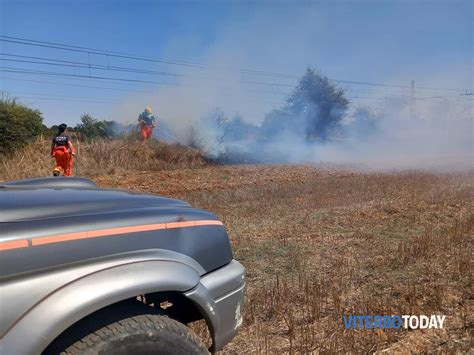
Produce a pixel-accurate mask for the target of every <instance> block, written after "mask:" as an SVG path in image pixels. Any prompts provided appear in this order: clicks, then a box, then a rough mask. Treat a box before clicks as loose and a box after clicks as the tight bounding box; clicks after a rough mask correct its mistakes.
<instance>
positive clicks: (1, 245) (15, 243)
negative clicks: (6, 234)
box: [0, 239, 28, 250]
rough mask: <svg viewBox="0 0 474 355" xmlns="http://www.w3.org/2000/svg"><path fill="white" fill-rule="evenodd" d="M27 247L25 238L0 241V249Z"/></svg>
mask: <svg viewBox="0 0 474 355" xmlns="http://www.w3.org/2000/svg"><path fill="white" fill-rule="evenodd" d="M27 247H28V241H27V240H25V239H22V240H12V241H8V242H0V250H9V249H19V248H27Z"/></svg>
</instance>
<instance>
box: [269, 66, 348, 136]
mask: <svg viewBox="0 0 474 355" xmlns="http://www.w3.org/2000/svg"><path fill="white" fill-rule="evenodd" d="M348 105H349V100H348V99H347V98H346V97H345V92H344V90H343V89H342V88H338V87H337V86H336V85H335V84H333V83H331V81H330V80H329V79H328V78H327V77H325V76H323V75H321V74H320V73H319V72H316V71H315V70H314V69H311V68H308V69H307V70H306V72H305V74H304V75H303V76H302V77H301V79H300V80H299V83H298V85H297V86H296V88H295V89H294V90H293V92H292V93H291V95H290V97H289V98H288V99H287V101H286V104H285V106H284V107H283V108H281V109H278V110H273V111H272V112H270V113H269V114H268V115H267V116H266V117H265V120H264V122H263V125H262V129H263V130H264V132H265V133H266V134H267V135H270V136H273V135H277V134H281V133H290V132H291V133H295V134H297V135H301V134H303V135H304V137H305V139H306V140H307V141H313V140H316V139H321V140H329V139H330V137H331V135H332V134H333V133H335V132H336V131H337V130H338V129H339V128H340V127H341V122H342V119H343V118H344V114H345V112H346V110H347V107H348Z"/></svg>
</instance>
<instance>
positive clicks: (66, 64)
mask: <svg viewBox="0 0 474 355" xmlns="http://www.w3.org/2000/svg"><path fill="white" fill-rule="evenodd" d="M0 55H1V56H8V57H16V58H25V59H36V60H35V61H32V60H21V59H4V58H0V60H2V61H9V62H15V63H31V64H44V65H54V66H62V67H71V68H83V69H100V70H109V71H123V72H129V73H137V74H152V75H164V76H173V77H178V76H182V74H175V73H169V72H163V71H156V70H146V69H139V68H129V67H118V66H113V65H100V64H90V63H84V62H75V61H69V60H59V59H53V58H44V57H31V56H26V55H18V54H11V53H0ZM37 60H42V61H37ZM45 61H49V62H45ZM51 62H52V63H51Z"/></svg>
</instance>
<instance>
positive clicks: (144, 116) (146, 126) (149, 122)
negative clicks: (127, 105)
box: [138, 106, 156, 140]
mask: <svg viewBox="0 0 474 355" xmlns="http://www.w3.org/2000/svg"><path fill="white" fill-rule="evenodd" d="M155 121H156V118H155V116H153V113H152V111H151V107H150V106H147V107H146V108H145V112H142V113H141V114H140V116H138V125H139V126H140V136H141V137H142V139H143V140H145V139H149V138H151V136H153V128H155V127H156V123H155Z"/></svg>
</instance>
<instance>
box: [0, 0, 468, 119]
mask: <svg viewBox="0 0 474 355" xmlns="http://www.w3.org/2000/svg"><path fill="white" fill-rule="evenodd" d="M473 20H474V14H473V2H472V1H470V0H467V1H456V0H454V1H447V0H446V1H417V0H413V1H408V0H406V1H403V0H399V1H363V0H360V1H313V2H311V1H292V2H290V1H252V2H247V1H104V0H102V1H97V0H95V1H84V0H83V1H81V0H76V1H65V0H63V1H47V0H46V1H45V0H35V1H33V0H29V1H22V0H0V35H2V36H11V37H19V38H26V39H32V40H39V41H48V42H55V43H63V44H69V45H76V46H83V47H91V48H97V49H102V50H108V51H116V52H124V53H129V54H132V55H135V56H143V57H151V58H165V59H172V60H180V61H188V62H193V63H200V64H202V65H203V66H204V67H205V68H204V69H196V68H192V67H187V66H182V65H170V64H161V63H152V62H144V61H137V60H126V59H119V58H109V59H108V60H109V63H110V65H115V66H123V67H133V68H139V69H145V70H154V71H165V72H169V73H173V74H179V75H180V76H179V77H177V78H176V77H169V76H156V75H148V74H136V73H121V72H110V71H106V70H94V69H92V70H87V69H80V68H71V67H61V66H51V65H44V64H34V63H20V62H13V61H0V66H1V67H2V68H21V69H28V70H42V71H50V72H56V73H62V74H67V75H72V74H76V75H86V76H87V75H88V74H91V75H94V76H103V77H109V78H110V77H114V78H128V79H136V80H148V81H156V82H165V83H174V84H176V85H158V84H154V85H150V84H144V83H130V82H122V81H112V80H94V79H87V78H78V77H75V78H71V77H60V76H59V77H58V76H40V75H33V74H20V73H11V72H1V71H0V85H1V89H2V90H4V91H8V92H9V93H11V94H10V95H12V96H16V97H18V98H20V100H21V101H22V102H24V103H26V104H28V105H30V106H32V107H36V108H38V109H39V110H40V111H42V112H43V115H44V118H45V123H46V124H48V125H50V124H55V123H58V122H67V123H68V124H74V123H76V122H77V121H78V120H79V116H80V114H82V113H86V112H87V113H91V114H92V115H93V116H96V117H98V118H103V119H117V120H121V121H133V120H135V119H136V118H135V116H136V115H137V114H138V113H139V111H140V110H141V109H143V107H144V106H146V105H149V104H151V105H152V106H153V107H154V108H155V111H156V113H157V114H158V116H160V115H162V116H163V117H167V118H169V119H170V120H173V121H179V120H186V119H187V117H188V116H199V115H203V114H205V112H206V111H208V110H210V109H212V108H213V107H217V106H219V107H223V108H224V109H225V110H228V111H229V112H240V113H241V114H243V115H244V117H246V118H248V117H252V116H255V117H252V118H248V119H250V120H254V121H258V120H259V119H261V118H262V116H263V115H264V113H265V112H267V111H268V110H270V109H271V108H272V107H275V106H277V105H278V104H279V103H280V102H282V100H283V99H284V97H285V94H286V93H287V92H288V91H289V90H290V89H291V85H294V84H295V83H296V80H295V79H293V78H281V77H276V76H264V75H252V74H248V73H247V74H242V72H240V71H239V70H240V69H242V68H243V69H252V70H258V71H266V72H276V73H288V74H294V75H300V74H301V73H302V72H303V71H304V69H305V68H306V67H307V66H309V65H310V66H313V67H315V68H317V69H319V70H321V72H322V73H323V74H325V75H327V76H329V77H330V78H335V79H343V80H353V81H365V82H377V83H391V84H397V85H398V84H399V85H410V82H411V80H416V85H417V86H429V87H435V88H438V87H439V88H442V89H443V90H444V88H461V89H472V87H473V85H472V83H473V28H472V26H473V25H472V23H473ZM0 52H1V53H4V54H15V55H23V56H30V57H31V56H34V57H41V58H52V59H56V60H65V61H74V62H89V61H90V62H91V63H92V64H99V65H106V64H107V58H106V57H105V56H99V55H88V54H87V53H79V52H70V51H62V50H57V49H52V48H42V47H34V46H26V45H20V44H15V43H8V42H0ZM1 58H3V59H15V58H16V59H18V57H11V56H10V57H8V56H0V59H1ZM245 82H247V83H245ZM248 82H252V83H253V84H249V83H248ZM272 83H273V84H275V85H268V84H272ZM70 84H72V85H70ZM83 86H88V87H83ZM91 86H94V87H91ZM345 86H346V88H347V89H349V90H350V93H351V95H353V96H354V97H356V96H358V97H359V98H354V102H359V101H357V100H360V101H362V102H364V103H367V104H372V103H373V102H376V101H375V99H376V98H377V97H378V96H380V95H395V94H397V95H398V94H406V90H404V89H397V90H395V89H387V88H383V87H370V86H361V85H359V86H358V85H348V84H346V85H345ZM125 90H129V91H125ZM443 90H440V91H439V92H436V94H438V95H450V94H452V95H454V94H456V95H458V94H459V92H454V91H443ZM426 93H427V92H425V91H422V90H418V91H417V94H419V95H425V94H426ZM431 93H434V91H433V92H431ZM364 97H365V99H364ZM364 100H365V101H364ZM98 101H100V102H98ZM178 126H179V125H178Z"/></svg>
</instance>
